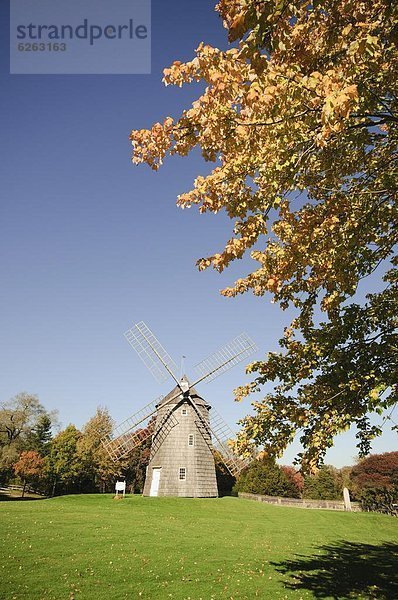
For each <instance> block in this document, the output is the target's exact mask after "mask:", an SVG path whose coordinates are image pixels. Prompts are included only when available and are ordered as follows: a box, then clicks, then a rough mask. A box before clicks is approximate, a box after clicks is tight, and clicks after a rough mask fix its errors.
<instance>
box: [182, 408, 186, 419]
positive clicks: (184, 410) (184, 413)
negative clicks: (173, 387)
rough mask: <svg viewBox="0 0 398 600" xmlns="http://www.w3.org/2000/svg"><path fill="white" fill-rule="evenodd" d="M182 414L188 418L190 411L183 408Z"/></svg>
mask: <svg viewBox="0 0 398 600" xmlns="http://www.w3.org/2000/svg"><path fill="white" fill-rule="evenodd" d="M181 414H182V415H183V417H186V416H187V414H188V409H187V408H182V409H181Z"/></svg>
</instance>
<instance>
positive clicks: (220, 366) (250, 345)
mask: <svg viewBox="0 0 398 600" xmlns="http://www.w3.org/2000/svg"><path fill="white" fill-rule="evenodd" d="M256 350H257V346H256V344H255V343H254V342H253V340H252V339H251V338H250V337H249V336H248V335H247V334H246V333H242V334H241V335H238V337H236V338H235V339H233V340H232V341H231V342H230V343H229V344H226V345H225V346H223V347H222V348H220V349H219V350H217V352H215V353H214V354H211V355H210V356H209V357H208V358H206V359H205V360H202V361H201V362H200V363H198V364H197V365H196V366H195V370H196V372H197V374H198V376H199V378H198V379H197V381H195V383H194V384H193V385H197V384H198V383H201V382H206V383H208V382H209V381H213V379H215V378H216V377H218V376H219V375H221V374H222V373H225V371H228V370H229V369H231V368H232V367H234V366H235V365H237V364H238V363H240V362H241V361H242V360H244V359H245V358H247V357H248V356H250V355H251V354H253V352H255V351H256Z"/></svg>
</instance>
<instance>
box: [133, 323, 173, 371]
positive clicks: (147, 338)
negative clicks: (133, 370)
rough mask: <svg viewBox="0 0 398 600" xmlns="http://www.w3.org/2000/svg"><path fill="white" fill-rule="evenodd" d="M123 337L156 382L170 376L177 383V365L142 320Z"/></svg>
mask: <svg viewBox="0 0 398 600" xmlns="http://www.w3.org/2000/svg"><path fill="white" fill-rule="evenodd" d="M124 337H125V338H126V340H127V341H128V343H129V344H130V346H132V347H133V348H134V350H135V351H136V352H137V354H138V356H139V357H140V359H141V360H142V362H143V363H144V364H145V366H146V367H147V369H148V370H149V371H150V373H151V374H152V376H153V377H154V378H155V379H156V381H157V382H158V383H164V382H165V381H167V380H168V379H169V378H170V377H172V378H173V379H174V381H176V382H177V383H178V379H177V378H176V376H175V373H177V365H176V364H175V362H174V360H173V359H172V358H171V356H170V355H169V354H168V352H166V350H165V349H164V348H163V346H162V344H161V343H160V342H159V340H158V339H157V338H156V336H155V335H154V334H153V333H152V331H151V330H150V329H149V327H147V326H146V325H145V323H144V321H140V322H139V323H136V324H135V325H134V327H132V328H131V329H129V330H128V331H126V332H125V334H124Z"/></svg>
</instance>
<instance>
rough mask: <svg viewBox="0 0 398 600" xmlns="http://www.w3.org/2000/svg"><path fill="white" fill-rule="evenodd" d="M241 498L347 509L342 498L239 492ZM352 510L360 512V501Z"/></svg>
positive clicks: (300, 506) (281, 504) (301, 506)
mask: <svg viewBox="0 0 398 600" xmlns="http://www.w3.org/2000/svg"><path fill="white" fill-rule="evenodd" d="M238 496H239V498H245V499H246V500H257V502H266V503H267V504H276V505H278V506H296V507H297V508H323V509H328V510H345V507H344V502H342V501H340V500H309V499H306V498H281V497H280V496H261V495H259V494H246V493H245V492H239V493H238ZM351 510H352V511H353V512H360V511H361V505H360V503H359V502H351Z"/></svg>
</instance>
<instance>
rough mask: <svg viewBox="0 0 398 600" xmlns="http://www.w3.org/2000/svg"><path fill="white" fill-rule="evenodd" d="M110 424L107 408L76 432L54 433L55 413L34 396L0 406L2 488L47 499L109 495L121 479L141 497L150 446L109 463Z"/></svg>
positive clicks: (74, 429)
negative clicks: (27, 490) (9, 486)
mask: <svg viewBox="0 0 398 600" xmlns="http://www.w3.org/2000/svg"><path fill="white" fill-rule="evenodd" d="M112 428H113V421H112V418H111V416H110V415H109V413H108V411H107V409H105V408H101V407H100V408H98V409H97V411H96V413H95V415H94V416H93V417H92V418H91V419H89V421H88V422H87V423H86V424H85V425H84V426H83V428H82V429H81V430H79V429H78V428H77V427H76V426H75V425H73V424H70V425H68V426H67V427H65V428H64V429H62V430H61V431H58V432H57V433H55V432H54V430H57V429H58V427H57V418H56V414H54V413H49V412H48V411H46V409H45V408H44V406H43V405H42V404H41V403H40V401H39V399H38V398H37V396H35V395H32V394H27V393H21V394H18V395H17V396H15V397H14V398H12V399H11V400H8V401H7V402H4V403H2V404H0V485H2V486H4V485H7V484H11V483H13V484H21V486H22V487H23V491H24V490H25V488H26V487H27V486H29V487H31V488H33V489H35V490H37V491H38V492H41V493H43V494H45V495H49V496H53V495H59V494H74V493H88V492H110V491H113V490H114V485H115V480H116V479H117V478H118V477H125V478H126V480H127V481H128V483H129V484H130V487H131V491H134V492H141V491H142V488H143V484H144V480H145V469H146V465H147V464H148V459H149V448H150V446H149V442H147V443H144V444H142V446H141V447H140V449H139V450H138V451H136V452H134V453H132V454H131V455H130V456H129V457H128V458H127V459H125V460H121V461H119V462H118V463H115V462H114V461H112V460H111V459H110V458H109V456H108V454H107V453H106V451H105V450H104V448H103V447H102V444H101V439H102V438H104V437H106V436H107V435H109V434H110V433H111V431H112Z"/></svg>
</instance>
